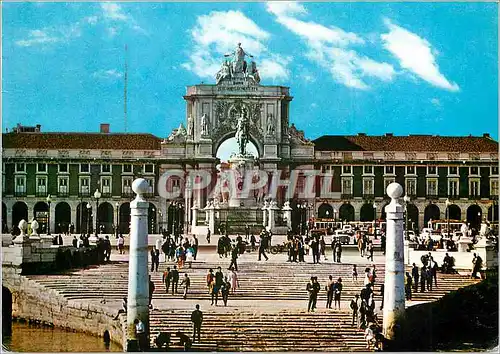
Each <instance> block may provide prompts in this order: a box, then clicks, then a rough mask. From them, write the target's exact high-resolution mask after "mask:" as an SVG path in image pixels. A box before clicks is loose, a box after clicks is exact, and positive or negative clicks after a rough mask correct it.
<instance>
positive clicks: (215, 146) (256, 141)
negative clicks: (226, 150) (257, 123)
mask: <svg viewBox="0 0 500 354" xmlns="http://www.w3.org/2000/svg"><path fill="white" fill-rule="evenodd" d="M235 133H236V129H232V128H231V130H230V131H228V132H226V133H225V134H223V135H221V136H220V137H219V138H217V139H216V141H215V142H214V143H213V144H212V148H213V150H212V151H213V154H214V157H216V155H217V152H218V151H219V148H220V146H221V145H222V143H223V142H225V141H226V140H228V139H230V138H234V137H235ZM248 141H249V142H252V144H254V145H255V147H256V148H257V153H258V154H259V156H258V157H262V156H264V145H263V143H262V142H261V141H259V139H256V137H255V134H252V130H250V131H249V132H248Z"/></svg>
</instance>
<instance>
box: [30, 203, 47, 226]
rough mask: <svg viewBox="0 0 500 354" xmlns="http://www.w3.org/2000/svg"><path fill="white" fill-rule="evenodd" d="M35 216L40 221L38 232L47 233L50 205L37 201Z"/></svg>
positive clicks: (34, 209) (34, 210) (34, 208)
mask: <svg viewBox="0 0 500 354" xmlns="http://www.w3.org/2000/svg"><path fill="white" fill-rule="evenodd" d="M33 216H34V217H35V219H36V221H38V225H39V226H38V233H46V232H47V222H48V219H49V205H48V204H47V203H45V202H38V203H36V204H35V206H34V207H33Z"/></svg>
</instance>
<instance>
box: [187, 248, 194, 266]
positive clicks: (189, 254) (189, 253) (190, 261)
mask: <svg viewBox="0 0 500 354" xmlns="http://www.w3.org/2000/svg"><path fill="white" fill-rule="evenodd" d="M193 260H194V250H193V247H192V246H189V247H188V248H187V250H186V262H187V264H188V266H189V267H188V268H191V266H192V264H193Z"/></svg>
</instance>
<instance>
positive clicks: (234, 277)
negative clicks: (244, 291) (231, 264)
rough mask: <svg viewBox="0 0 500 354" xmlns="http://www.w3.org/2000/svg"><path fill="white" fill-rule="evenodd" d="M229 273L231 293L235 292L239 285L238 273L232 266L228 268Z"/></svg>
mask: <svg viewBox="0 0 500 354" xmlns="http://www.w3.org/2000/svg"><path fill="white" fill-rule="evenodd" d="M230 271H231V272H230V273H229V282H230V283H231V294H234V293H235V292H236V289H237V288H239V287H240V282H239V280H238V274H237V273H236V271H235V270H234V268H231V269H230Z"/></svg>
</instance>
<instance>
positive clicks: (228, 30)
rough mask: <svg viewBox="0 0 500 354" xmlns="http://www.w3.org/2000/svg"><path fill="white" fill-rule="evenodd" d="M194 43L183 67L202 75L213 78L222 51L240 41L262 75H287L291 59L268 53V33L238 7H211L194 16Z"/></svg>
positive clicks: (265, 76)
mask: <svg viewBox="0 0 500 354" xmlns="http://www.w3.org/2000/svg"><path fill="white" fill-rule="evenodd" d="M190 34H191V37H192V39H193V42H194V46H193V47H192V49H191V52H190V53H189V61H188V62H185V63H183V64H182V67H183V68H185V69H187V70H189V71H192V72H193V73H195V74H196V75H197V76H199V77H202V78H213V77H214V76H215V74H216V73H217V71H218V70H219V69H220V65H221V63H222V61H223V56H224V54H228V53H230V52H232V51H233V50H234V48H235V47H236V45H237V44H238V43H241V46H242V48H244V50H245V52H246V53H248V54H251V55H253V56H254V57H255V59H254V60H255V61H256V63H257V69H258V70H259V72H260V77H261V79H264V80H265V79H266V78H272V79H287V78H288V77H289V72H288V69H287V65H288V64H289V62H290V60H289V59H288V58H282V57H280V56H278V55H274V54H272V53H269V51H268V48H267V46H266V41H267V40H268V39H269V38H270V34H269V33H268V32H266V31H265V30H263V29H262V28H260V27H259V26H258V25H257V24H256V23H255V22H253V21H252V20H251V19H249V18H248V17H246V16H245V15H244V14H243V13H242V12H240V11H212V12H210V13H209V14H207V15H202V16H199V17H198V18H197V21H196V25H195V27H193V28H192V29H191V30H190Z"/></svg>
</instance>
